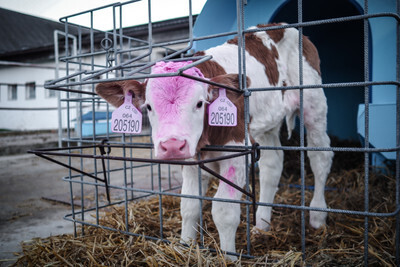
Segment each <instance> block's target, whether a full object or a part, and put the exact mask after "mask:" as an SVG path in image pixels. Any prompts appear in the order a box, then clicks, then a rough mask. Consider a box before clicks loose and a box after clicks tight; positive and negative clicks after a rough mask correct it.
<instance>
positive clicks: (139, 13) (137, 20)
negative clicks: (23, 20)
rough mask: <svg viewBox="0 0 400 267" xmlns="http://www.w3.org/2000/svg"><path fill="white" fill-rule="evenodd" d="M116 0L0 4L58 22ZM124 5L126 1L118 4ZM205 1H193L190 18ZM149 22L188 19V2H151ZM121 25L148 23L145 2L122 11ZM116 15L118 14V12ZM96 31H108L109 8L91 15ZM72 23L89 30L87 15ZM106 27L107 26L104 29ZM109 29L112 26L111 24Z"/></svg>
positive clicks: (35, 0) (38, 0)
mask: <svg viewBox="0 0 400 267" xmlns="http://www.w3.org/2000/svg"><path fill="white" fill-rule="evenodd" d="M116 2H118V1H117V0H0V7H2V8H6V9H11V10H14V11H18V12H21V13H25V14H30V15H34V16H38V17H43V18H46V19H51V20H55V21H58V19H59V18H61V17H64V16H70V15H72V14H76V13H79V12H82V11H86V10H89V9H93V8H97V7H101V6H105V5H108V4H112V3H116ZM120 2H121V3H124V2H126V1H123V0H122V1H120ZM205 2H206V0H192V12H193V14H198V13H200V11H201V9H202V8H203V5H204V3H205ZM151 3H152V8H151V9H152V21H160V20H166V19H170V18H176V17H184V16H187V15H188V14H189V13H188V6H189V4H188V0H152V1H151ZM122 10H123V14H122V17H123V23H124V25H123V26H124V27H125V26H132V25H137V24H143V23H147V22H148V15H147V14H148V12H147V0H142V1H140V2H138V3H133V4H129V5H126V6H124V7H123V9H122ZM118 12H119V11H118ZM93 17H94V25H95V28H102V29H104V28H109V25H110V24H111V23H112V8H108V9H105V10H104V11H102V12H100V11H97V12H95V13H94V15H93ZM71 21H72V22H73V23H77V24H80V25H84V26H88V24H89V23H90V19H89V16H88V15H81V16H77V17H75V18H73V19H72V20H71ZM105 25H107V26H105ZM111 25H112V24H111Z"/></svg>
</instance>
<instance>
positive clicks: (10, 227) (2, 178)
mask: <svg viewBox="0 0 400 267" xmlns="http://www.w3.org/2000/svg"><path fill="white" fill-rule="evenodd" d="M54 135H56V133H54ZM2 138H3V139H4V137H2V136H0V144H2V145H3V146H4V140H3V143H2V141H1V139H2ZM8 138H9V137H8ZM18 138H19V139H21V138H20V137H18ZM35 138H36V139H37V140H42V141H41V142H43V144H44V146H46V142H44V141H43V139H41V138H37V137H35ZM54 138H56V137H54V136H53V141H54ZM23 139H24V138H22V139H21V140H20V141H19V142H18V143H19V146H23V145H22V144H21V143H22V142H23ZM25 139H27V138H25ZM51 139H52V138H49V139H48V140H51ZM53 141H51V142H52V143H51V145H50V144H49V147H54V142H53ZM31 145H32V144H28V145H26V149H25V150H28V149H29V148H30V146H31ZM78 160H79V159H78ZM112 164H114V163H112ZM115 164H123V163H121V162H118V163H115ZM78 165H79V164H78ZM91 165H93V160H88V161H86V160H85V161H84V166H85V167H87V166H91ZM88 168H90V167H88ZM179 169H180V167H179V166H172V176H173V184H174V185H179V184H180V183H181V182H180V181H181V178H180V172H179ZM155 171H157V168H155ZM165 172H166V168H165V167H163V168H162V173H163V175H162V177H165V176H166V174H165ZM136 174H138V177H141V178H140V179H139V180H135V185H136V186H137V187H140V188H149V186H150V185H149V180H148V174H147V173H142V174H141V173H137V172H136V173H135V175H136ZM66 175H68V170H67V169H66V168H64V167H62V166H59V165H57V164H54V163H51V162H49V161H47V160H44V159H42V158H40V157H38V156H35V155H33V154H27V153H22V154H16V155H2V156H0V266H8V265H10V264H12V263H13V262H15V260H16V258H17V257H18V253H20V252H21V251H22V249H21V246H20V244H21V242H24V241H29V240H31V239H32V238H35V237H48V236H51V235H59V234H64V233H73V224H72V222H70V221H67V220H64V219H63V217H64V216H65V215H66V214H68V213H71V206H70V205H68V204H62V203H60V202H63V201H65V203H69V195H70V187H69V183H68V182H65V181H63V180H62V177H64V176H66ZM117 176H118V175H117ZM117 180H118V179H117ZM166 182H167V181H166V179H163V183H166ZM122 183H123V182H122V180H121V181H116V182H115V184H116V185H118V184H120V185H121V184H122ZM88 190H89V191H90V190H91V188H88ZM111 194H112V197H113V198H114V199H115V198H118V196H117V195H116V194H117V193H116V192H113V191H111ZM52 200H56V201H52ZM60 200H61V201H60Z"/></svg>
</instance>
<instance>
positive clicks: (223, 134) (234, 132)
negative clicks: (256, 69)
mask: <svg viewBox="0 0 400 267" xmlns="http://www.w3.org/2000/svg"><path fill="white" fill-rule="evenodd" d="M211 80H212V81H213V82H216V83H220V84H224V85H227V86H230V87H234V88H238V87H239V80H238V75H237V74H224V75H219V76H216V77H214V78H212V79H211ZM247 84H249V85H250V80H249V79H247ZM216 89H219V88H218V87H216V86H212V85H211V86H210V87H209V90H216ZM226 96H227V97H228V98H229V100H230V101H232V103H233V104H234V105H235V106H236V108H237V116H238V118H237V125H236V126H235V127H218V126H210V125H208V112H207V109H208V105H207V106H206V109H205V111H204V126H203V133H202V135H201V137H200V140H199V142H198V144H197V151H199V150H200V149H201V148H202V147H204V146H206V145H225V144H226V143H228V142H230V141H234V142H243V140H244V97H243V95H242V94H239V93H236V92H232V91H230V90H226ZM212 100H215V99H212ZM210 102H211V101H210Z"/></svg>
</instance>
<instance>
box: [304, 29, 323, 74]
mask: <svg viewBox="0 0 400 267" xmlns="http://www.w3.org/2000/svg"><path fill="white" fill-rule="evenodd" d="M303 55H304V57H305V58H306V60H307V62H308V63H309V64H310V65H311V67H312V68H313V69H315V70H316V71H317V72H318V74H319V75H320V76H321V69H320V59H319V55H318V50H317V48H316V47H315V45H314V44H313V43H312V42H311V41H310V39H308V37H307V36H303Z"/></svg>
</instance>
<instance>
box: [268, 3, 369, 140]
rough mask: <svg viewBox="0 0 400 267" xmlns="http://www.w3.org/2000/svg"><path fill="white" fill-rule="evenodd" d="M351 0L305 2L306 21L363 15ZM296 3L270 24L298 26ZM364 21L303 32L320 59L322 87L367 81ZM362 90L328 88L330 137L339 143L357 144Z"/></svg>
mask: <svg viewBox="0 0 400 267" xmlns="http://www.w3.org/2000/svg"><path fill="white" fill-rule="evenodd" d="M361 13H362V10H361V7H359V6H358V4H357V3H355V2H354V1H351V0H334V1H321V0H303V21H304V22H306V21H313V20H322V19H330V18H337V17H346V16H354V15H360V14H361ZM297 18H298V15H297V0H288V1H287V2H285V3H284V4H282V6H281V8H280V9H279V10H277V12H276V13H275V14H274V16H272V19H271V22H287V23H296V22H297V21H298V19H297ZM363 28H364V27H363V21H362V20H357V21H351V22H341V23H330V24H325V25H318V26H310V27H304V28H303V34H304V35H306V36H308V37H309V38H310V40H311V41H312V42H313V43H314V44H315V46H316V47H317V49H318V51H319V55H320V58H321V72H322V81H323V83H342V82H360V81H364V52H363V51H364V45H363V44H364V39H363V38H364V31H363ZM363 89H364V88H363V87H346V88H325V89H324V90H325V94H326V97H327V99H328V133H329V134H330V135H334V136H337V137H339V138H340V139H353V140H357V139H358V135H357V110H358V104H360V103H363V102H364V90H363Z"/></svg>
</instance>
